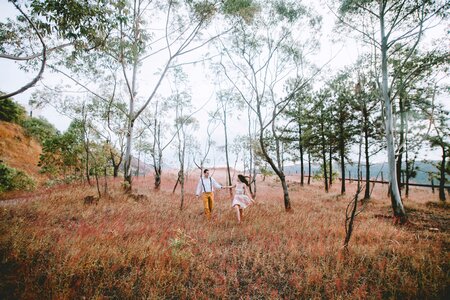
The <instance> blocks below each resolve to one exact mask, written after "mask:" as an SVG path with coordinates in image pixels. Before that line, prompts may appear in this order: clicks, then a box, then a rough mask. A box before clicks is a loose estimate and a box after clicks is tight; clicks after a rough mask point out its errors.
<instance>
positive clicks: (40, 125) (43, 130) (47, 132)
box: [21, 117, 58, 144]
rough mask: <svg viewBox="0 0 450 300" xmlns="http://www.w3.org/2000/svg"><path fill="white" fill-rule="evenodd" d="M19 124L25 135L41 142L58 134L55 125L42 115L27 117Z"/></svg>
mask: <svg viewBox="0 0 450 300" xmlns="http://www.w3.org/2000/svg"><path fill="white" fill-rule="evenodd" d="M21 125H22V127H23V128H24V129H25V132H26V134H27V135H29V136H32V137H34V138H35V139H37V140H38V141H39V142H40V143H41V144H42V143H43V142H45V141H46V140H47V139H49V138H51V137H54V136H55V135H57V134H58V130H56V128H55V126H53V125H52V124H51V123H50V122H48V121H47V120H46V119H45V118H42V117H39V118H27V119H25V120H23V121H22V122H21Z"/></svg>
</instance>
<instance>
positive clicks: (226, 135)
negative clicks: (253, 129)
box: [223, 106, 233, 196]
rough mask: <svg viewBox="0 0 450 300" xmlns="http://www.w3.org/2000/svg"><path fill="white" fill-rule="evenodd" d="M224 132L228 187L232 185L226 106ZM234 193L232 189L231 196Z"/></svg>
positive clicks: (224, 110) (224, 109)
mask: <svg viewBox="0 0 450 300" xmlns="http://www.w3.org/2000/svg"><path fill="white" fill-rule="evenodd" d="M223 131H224V134H225V159H226V162H227V185H231V171H230V158H229V156H228V132H227V111H226V106H225V107H224V108H223ZM232 194H233V191H232V190H231V189H230V196H231V195H232Z"/></svg>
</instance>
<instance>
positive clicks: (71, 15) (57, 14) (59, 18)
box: [30, 0, 124, 46]
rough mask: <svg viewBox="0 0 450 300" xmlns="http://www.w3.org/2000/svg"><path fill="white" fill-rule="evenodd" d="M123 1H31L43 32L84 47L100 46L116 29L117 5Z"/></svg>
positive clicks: (33, 11)
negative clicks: (55, 34)
mask: <svg viewBox="0 0 450 300" xmlns="http://www.w3.org/2000/svg"><path fill="white" fill-rule="evenodd" d="M123 2H124V1H110V0H98V1H78V0H65V1H60V0H46V1H36V0H35V1H31V3H30V8H31V11H32V14H33V15H35V16H39V17H40V18H42V19H44V20H45V22H42V23H40V24H41V26H40V29H41V30H44V29H45V32H46V33H47V34H50V33H57V34H58V35H59V36H61V37H64V38H67V39H69V40H72V41H74V40H77V41H78V42H79V43H80V44H81V45H83V44H88V45H89V46H100V45H102V44H103V43H104V41H105V38H106V37H107V36H108V33H109V32H110V31H111V30H112V29H113V28H115V25H116V24H115V22H116V18H113V16H114V14H115V11H116V9H115V5H118V6H120V5H123Z"/></svg>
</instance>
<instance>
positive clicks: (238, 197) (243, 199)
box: [231, 183, 252, 208]
mask: <svg viewBox="0 0 450 300" xmlns="http://www.w3.org/2000/svg"><path fill="white" fill-rule="evenodd" d="M250 204H252V200H250V198H249V197H248V196H247V195H246V194H245V187H244V184H243V183H237V184H236V191H235V193H234V198H233V202H232V203H231V207H234V206H235V205H239V207H240V208H246V207H247V206H249V205H250Z"/></svg>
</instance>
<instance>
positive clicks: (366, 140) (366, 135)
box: [364, 125, 370, 200]
mask: <svg viewBox="0 0 450 300" xmlns="http://www.w3.org/2000/svg"><path fill="white" fill-rule="evenodd" d="M364 156H365V158H366V188H365V191H364V199H365V200H367V199H370V157H369V132H368V125H366V126H364Z"/></svg>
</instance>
